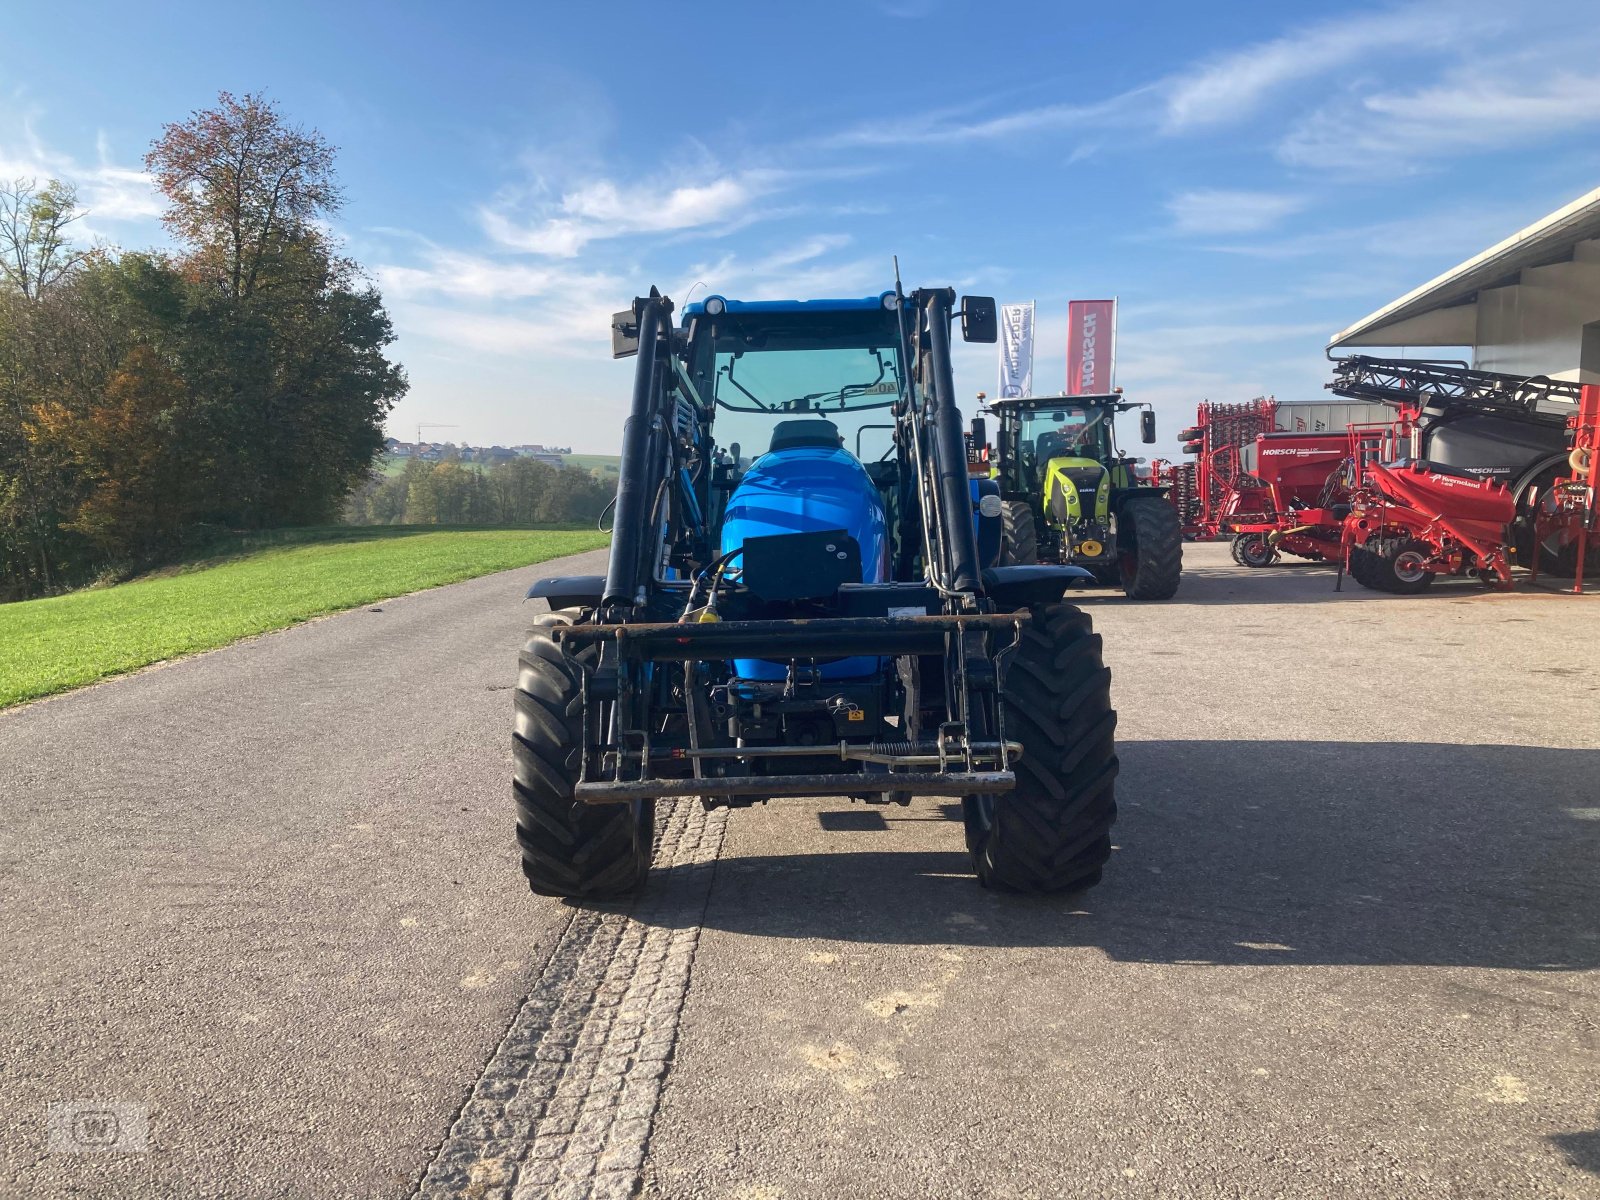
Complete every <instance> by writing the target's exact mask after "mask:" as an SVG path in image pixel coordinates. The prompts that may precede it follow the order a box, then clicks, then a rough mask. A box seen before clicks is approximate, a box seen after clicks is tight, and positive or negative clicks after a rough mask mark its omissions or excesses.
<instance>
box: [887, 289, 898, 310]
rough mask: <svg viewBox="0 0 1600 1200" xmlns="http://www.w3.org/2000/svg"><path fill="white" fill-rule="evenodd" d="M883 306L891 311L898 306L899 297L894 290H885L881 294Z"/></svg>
mask: <svg viewBox="0 0 1600 1200" xmlns="http://www.w3.org/2000/svg"><path fill="white" fill-rule="evenodd" d="M883 306H884V307H885V308H886V309H888V310H889V311H890V312H893V311H894V310H895V309H897V308H899V307H900V297H899V296H898V295H896V294H895V293H894V292H885V293H884V294H883Z"/></svg>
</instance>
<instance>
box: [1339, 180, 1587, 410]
mask: <svg viewBox="0 0 1600 1200" xmlns="http://www.w3.org/2000/svg"><path fill="white" fill-rule="evenodd" d="M1374 346H1387V347H1404V348H1405V349H1406V350H1408V351H1411V350H1421V349H1425V348H1427V347H1450V348H1452V349H1459V348H1461V347H1467V348H1470V351H1471V355H1472V363H1471V365H1472V366H1473V367H1474V368H1475V369H1477V370H1480V371H1499V372H1502V373H1505V374H1511V375H1548V376H1549V377H1550V378H1552V379H1559V380H1570V381H1574V382H1581V383H1600V188H1596V189H1595V190H1594V191H1592V192H1589V193H1587V194H1586V195H1583V196H1580V197H1578V199H1576V200H1574V201H1573V202H1572V203H1571V204H1568V205H1566V206H1565V207H1564V208H1560V209H1557V210H1556V211H1555V212H1553V213H1551V214H1550V215H1549V216H1547V217H1545V218H1544V219H1543V220H1540V221H1536V222H1534V223H1533V224H1532V225H1529V226H1528V227H1527V228H1526V229H1521V230H1518V231H1517V232H1516V233H1514V234H1512V235H1511V236H1510V237H1508V238H1506V239H1505V241H1503V242H1499V243H1497V244H1496V245H1493V246H1490V247H1489V248H1488V249H1487V250H1484V251H1483V252H1482V253H1480V254H1476V255H1474V256H1473V257H1472V258H1469V259H1467V260H1466V261H1465V262H1463V263H1462V264H1461V265H1459V266H1457V267H1453V268H1452V269H1450V270H1448V271H1446V272H1445V273H1444V274H1442V275H1440V276H1439V277H1438V278H1436V279H1432V280H1429V281H1428V282H1427V283H1425V284H1423V285H1422V286H1421V287H1419V288H1416V289H1415V290H1413V291H1410V292H1407V293H1406V294H1405V295H1404V296H1401V297H1400V298H1399V299H1398V300H1395V301H1393V302H1391V303H1389V304H1386V305H1384V306H1383V307H1382V308H1380V309H1378V311H1377V312H1375V313H1372V314H1371V315H1370V316H1366V317H1363V318H1362V319H1361V320H1359V321H1357V322H1356V323H1355V324H1353V325H1351V326H1350V327H1349V328H1348V329H1345V330H1342V331H1341V332H1339V333H1337V334H1335V335H1334V337H1333V340H1332V341H1330V342H1329V343H1328V348H1329V350H1330V351H1334V352H1340V351H1350V350H1357V349H1360V348H1364V347H1374Z"/></svg>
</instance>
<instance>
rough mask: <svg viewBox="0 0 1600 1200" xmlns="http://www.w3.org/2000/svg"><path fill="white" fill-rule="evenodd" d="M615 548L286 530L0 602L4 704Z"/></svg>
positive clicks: (408, 531) (465, 532) (560, 539)
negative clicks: (37, 596) (233, 547)
mask: <svg viewBox="0 0 1600 1200" xmlns="http://www.w3.org/2000/svg"><path fill="white" fill-rule="evenodd" d="M607 540H608V539H607V537H606V535H605V534H603V533H596V532H595V531H594V530H592V529H541V530H527V529H457V528H443V529H441V528H439V527H437V526H405V525H380V526H364V527H354V526H332V527H328V528H324V529H295V530H283V531H279V532H277V533H271V534H265V535H257V536H254V537H251V538H247V539H243V538H242V539H240V541H239V545H238V547H237V551H236V552H235V553H230V554H226V555H220V556H213V557H210V558H207V559H205V560H202V561H197V562H193V563H189V564H186V565H184V566H181V567H176V568H169V569H167V570H164V571H160V572H156V573H155V574H152V575H148V576H145V577H143V578H140V579H135V580H132V581H130V582H128V583H123V584H117V585H115V586H113V587H104V588H86V589H84V590H83V591H78V592H72V593H70V594H68V595H65V596H51V597H48V598H46V599H43V600H23V601H19V602H17V603H14V604H0V708H4V707H5V706H7V705H10V704H17V703H20V702H21V701H23V700H32V699H35V698H37V697H39V696H48V695H50V694H52V693H54V692H61V691H65V690H67V689H68V688H74V687H79V686H82V685H83V684H86V683H92V682H94V681H95V680H97V679H103V678H105V677H107V676H109V675H119V674H122V673H123V672H125V671H132V670H136V669H137V668H139V667H143V666H147V665H148V664H150V663H153V662H159V661H161V660H163V659H168V658H176V657H178V656H179V655H183V654H193V653H195V652H196V651H199V650H211V649H214V648H216V647H218V646H225V645H227V644H228V643H229V642H234V641H238V640H239V639H240V638H244V637H249V636H251V635H252V634H258V633H265V632H267V631H269V630H273V629H282V628H284V627H285V626H288V625H294V624H296V623H298V622H300V621H304V620H307V619H309V618H311V617H317V616H323V615H325V614H327V613H333V612H339V611H341V610H342V609H347V608H355V607H358V606H359V605H362V604H370V603H372V602H373V601H375V600H383V599H387V598H388V597H391V596H399V595H403V594H405V593H406V592H415V591H420V590H422V589H423V588H430V587H437V586H439V585H440V584H445V583H455V582H458V581H459V580H463V579H471V578H473V577H475V576H478V575H487V574H489V573H490V572H492V571H504V570H508V569H510V568H512V567H522V566H527V565H529V564H530V563H537V562H543V561H545V560H546V559H550V558H560V557H561V556H563V555H567V554H578V553H581V552H582V551H584V550H594V549H597V548H599V547H601V546H604V545H605V544H606V542H607Z"/></svg>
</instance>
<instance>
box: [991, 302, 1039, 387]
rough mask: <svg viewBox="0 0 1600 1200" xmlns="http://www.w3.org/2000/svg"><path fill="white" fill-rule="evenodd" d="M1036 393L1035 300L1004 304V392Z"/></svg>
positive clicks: (1001, 382)
mask: <svg viewBox="0 0 1600 1200" xmlns="http://www.w3.org/2000/svg"><path fill="white" fill-rule="evenodd" d="M1031 395H1033V301H1031V300H1030V301H1029V302H1028V303H1026V304H1002V305H1001V306H1000V396H999V398H1000V399H1002V400H1005V399H1010V398H1013V397H1016V396H1031Z"/></svg>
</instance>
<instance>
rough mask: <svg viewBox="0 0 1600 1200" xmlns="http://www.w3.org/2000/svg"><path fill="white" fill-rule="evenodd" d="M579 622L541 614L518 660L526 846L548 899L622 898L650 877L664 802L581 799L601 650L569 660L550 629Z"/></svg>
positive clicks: (517, 757) (537, 888)
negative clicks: (591, 689)
mask: <svg viewBox="0 0 1600 1200" xmlns="http://www.w3.org/2000/svg"><path fill="white" fill-rule="evenodd" d="M572 619H573V618H572V614H571V613H570V612H561V613H552V614H550V616H548V617H542V618H540V619H539V620H538V621H537V622H535V628H534V629H533V630H532V632H531V633H530V635H529V637H528V642H527V644H526V645H525V646H524V647H523V650H522V655H521V657H520V658H519V660H518V665H519V671H518V678H517V691H516V724H515V729H514V732H513V734H512V738H511V751H512V761H513V776H512V784H511V787H512V793H513V796H514V798H515V800H516V806H517V847H518V849H519V850H520V851H521V855H522V873H523V875H524V876H526V877H527V880H528V886H529V887H530V888H531V889H532V890H533V891H534V892H537V893H538V894H539V895H541V896H574V897H590V898H600V897H606V896H621V895H626V894H627V893H629V892H633V891H637V890H638V889H639V888H640V887H641V886H642V885H643V884H644V881H645V877H646V875H648V874H649V871H650V852H651V843H652V841H653V839H654V829H655V801H654V800H637V801H632V802H629V803H625V804H584V803H582V802H580V801H578V800H576V799H574V798H573V789H574V786H575V785H576V783H577V778H578V767H579V764H580V763H581V762H582V757H583V698H582V695H581V690H580V689H581V687H582V679H583V667H584V665H585V659H586V658H587V657H588V656H591V655H592V654H593V651H584V652H581V653H580V654H578V655H569V654H568V653H567V652H566V651H565V650H564V649H562V648H561V646H560V645H558V644H557V643H556V642H555V641H554V640H553V639H552V638H551V636H550V632H549V627H550V626H551V625H565V624H571V622H572Z"/></svg>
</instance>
